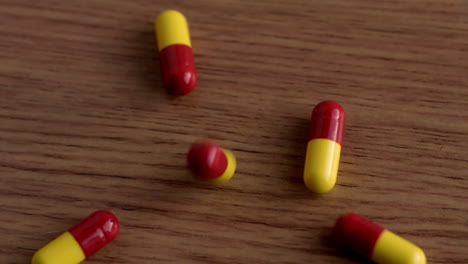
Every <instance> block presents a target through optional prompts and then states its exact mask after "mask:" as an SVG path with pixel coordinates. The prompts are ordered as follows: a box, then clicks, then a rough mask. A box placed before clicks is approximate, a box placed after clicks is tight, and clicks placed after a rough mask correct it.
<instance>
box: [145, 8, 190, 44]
mask: <svg viewBox="0 0 468 264" xmlns="http://www.w3.org/2000/svg"><path fill="white" fill-rule="evenodd" d="M154 28H155V30H156V36H157V39H158V48H159V51H161V50H162V49H164V48H165V47H167V46H170V45H174V44H184V45H187V46H189V47H192V45H191V43H190V33H189V28H188V24H187V20H186V19H185V17H184V15H182V13H180V12H178V11H175V10H167V11H164V12H163V13H161V14H160V15H159V16H158V18H157V19H156V21H155V23H154Z"/></svg>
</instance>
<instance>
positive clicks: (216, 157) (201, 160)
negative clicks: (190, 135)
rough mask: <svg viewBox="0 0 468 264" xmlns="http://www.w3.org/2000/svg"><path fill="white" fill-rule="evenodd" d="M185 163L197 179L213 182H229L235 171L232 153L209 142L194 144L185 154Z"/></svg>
mask: <svg viewBox="0 0 468 264" xmlns="http://www.w3.org/2000/svg"><path fill="white" fill-rule="evenodd" d="M187 161H188V166H189V168H190V170H191V171H192V172H193V173H194V174H195V175H196V176H197V177H198V178H200V179H204V180H209V181H213V182H226V181H228V180H230V179H231V178H232V176H233V175H234V172H235V170H236V158H235V157H234V155H233V154H232V152H231V151H229V150H226V149H223V148H221V147H220V146H219V145H218V144H216V143H215V142H213V141H210V140H205V141H199V142H196V143H194V144H193V145H192V146H191V148H190V150H189V152H188V154H187Z"/></svg>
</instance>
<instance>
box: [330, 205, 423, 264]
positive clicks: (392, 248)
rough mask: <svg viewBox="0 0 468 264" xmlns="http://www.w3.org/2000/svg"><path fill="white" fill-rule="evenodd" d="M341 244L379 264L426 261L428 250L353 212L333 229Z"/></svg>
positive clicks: (344, 216)
mask: <svg viewBox="0 0 468 264" xmlns="http://www.w3.org/2000/svg"><path fill="white" fill-rule="evenodd" d="M333 233H334V236H335V237H336V240H337V242H338V244H339V245H341V246H342V247H344V248H347V249H348V250H351V251H352V252H354V253H356V254H358V255H360V256H362V257H366V258H368V259H371V260H372V261H374V262H376V263H379V264H425V263H426V256H425V255H424V252H423V251H422V250H421V249H420V248H419V247H417V246H416V245H414V244H412V243H411V242H409V241H407V240H405V239H403V238H401V237H399V236H397V235H395V234H394V233H392V232H390V231H388V230H386V229H384V228H383V227H380V226H378V225H377V224H374V223H373V222H371V221H370V220H368V219H366V218H364V217H362V216H360V215H357V214H353V213H349V214H345V215H343V216H341V217H340V218H339V219H338V220H337V221H336V224H335V227H334V228H333Z"/></svg>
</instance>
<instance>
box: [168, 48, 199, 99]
mask: <svg viewBox="0 0 468 264" xmlns="http://www.w3.org/2000/svg"><path fill="white" fill-rule="evenodd" d="M159 61H160V65H161V74H162V81H163V84H164V86H165V88H166V89H167V92H168V93H169V94H171V95H174V96H180V95H185V94H188V93H190V92H191V91H192V90H193V89H194V88H195V85H196V83H197V74H196V72H195V62H194V60H193V52H192V48H191V47H189V46H187V45H183V44H174V45H170V46H167V47H165V48H164V49H162V50H161V51H160V52H159Z"/></svg>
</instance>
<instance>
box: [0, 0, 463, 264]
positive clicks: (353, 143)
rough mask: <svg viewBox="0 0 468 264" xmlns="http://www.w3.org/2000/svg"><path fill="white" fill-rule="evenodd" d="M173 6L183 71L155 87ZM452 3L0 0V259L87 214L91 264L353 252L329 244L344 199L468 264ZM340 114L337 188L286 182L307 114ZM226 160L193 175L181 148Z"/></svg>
mask: <svg viewBox="0 0 468 264" xmlns="http://www.w3.org/2000/svg"><path fill="white" fill-rule="evenodd" d="M168 8H174V9H178V10H180V11H182V12H183V13H184V14H185V15H186V16H187V18H188V20H189V23H190V28H191V34H192V42H193V47H194V52H195V60H196V63H197V70H198V77H199V82H198V86H197V88H196V90H195V91H194V92H193V93H191V94H190V95H188V96H185V97H180V98H172V97H169V96H168V95H167V94H166V92H165V91H164V89H163V88H162V87H161V79H160V75H159V64H158V55H157V48H156V42H155V37H154V32H153V28H152V26H153V19H154V18H155V17H156V16H157V15H158V14H159V13H160V12H161V11H163V10H165V9H168ZM467 54H468V2H466V1H462V0H460V1H456V0H444V1H441V0H439V1H436V0H427V1H423V0H414V1H407V0H400V1H370V0H359V1H358V0H350V1H344V0H341V1H340V0H327V1H319V0H317V1H310V0H301V1H300V0H292V1H253V0H245V1H244V0H242V1H229V0H224V1H215V0H202V1H188V0H187V1H157V0H152V1H149V0H144V1H143V0H141V1H123V0H112V1H111V0H99V1H92V0H86V1H85V0H82V1H58V0H44V1H28V0H0V152H1V159H0V209H1V212H0V234H1V238H0V259H1V260H2V261H1V263H5V264H26V263H30V258H31V256H32V255H33V254H34V252H35V251H36V250H37V249H39V248H40V247H42V246H43V245H45V244H46V243H47V242H49V241H50V240H52V239H53V238H55V237H56V236H58V235H59V234H60V233H62V232H63V231H65V230H67V229H68V228H69V227H71V226H73V225H74V224H75V223H77V222H78V221H80V220H81V219H83V218H84V217H86V216H87V215H88V214H90V213H91V212H93V211H94V210H97V209H107V210H111V211H112V212H114V213H115V214H116V215H117V216H118V217H119V219H120V222H121V233H120V236H119V237H118V238H117V240H116V241H115V242H113V243H112V244H111V245H110V246H107V247H106V248H104V249H103V250H101V251H100V252H98V253H97V254H96V255H95V256H93V257H92V258H91V259H89V260H88V261H86V263H87V264H98V263H106V264H113V263H115V264H116V263H125V264H130V263H138V264H146V263H148V264H150V263H151V264H154V263H226V264H233V263H239V264H247V263H257V264H260V263H295V264H298V263H315V264H319V263H362V261H361V260H358V259H355V258H353V257H351V256H349V255H347V254H346V253H343V252H342V251H340V250H339V249H337V248H336V246H335V245H334V243H333V241H332V240H331V239H330V230H331V227H332V226H333V224H334V221H335V219H336V218H337V217H338V216H340V215H341V214H343V213H345V212H356V213H359V214H361V215H363V216H366V217H368V218H370V219H372V220H373V221H375V222H377V223H379V224H381V225H382V226H385V227H386V228H388V229H390V230H392V231H394V232H396V233H398V234H401V235H402V236H404V237H405V238H408V239H409V240H410V241H412V242H414V243H416V244H417V245H419V246H420V247H421V248H423V249H424V250H425V252H426V254H427V257H428V259H429V263H450V264H454V263H468V253H467V251H466V249H467V247H468V222H467V221H468V220H467V219H468V178H467V175H468V122H467V121H468V55H467ZM327 99H329V100H336V101H338V102H340V103H341V104H342V105H343V106H344V108H345V110H346V112H347V123H346V130H345V139H344V145H343V153H342V161H341V166H340V171H339V176H338V183H337V186H336V187H335V188H334V189H333V190H332V191H331V192H330V193H327V194H324V195H314V194H312V193H310V192H309V191H307V190H306V188H305V187H304V185H303V183H302V180H301V177H302V171H303V166H304V157H305V147H306V135H307V129H308V126H309V118H310V113H311V110H312V109H313V107H314V106H315V105H316V104H317V103H319V102H320V101H322V100H327ZM200 138H211V139H215V140H217V141H218V142H219V143H220V144H221V145H222V146H223V147H225V148H227V149H231V150H232V151H233V152H234V153H235V155H236V157H237V159H238V170H237V173H236V175H235V176H234V178H233V179H232V180H231V181H230V182H228V183H227V184H224V185H221V186H212V185H209V184H204V183H200V182H198V181H196V180H194V179H193V178H192V176H191V175H190V173H189V172H188V171H187V169H186V167H185V163H186V153H187V151H188V148H189V146H190V144H191V143H193V142H194V141H196V140H198V139H200Z"/></svg>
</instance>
